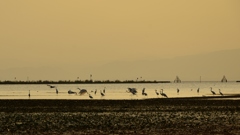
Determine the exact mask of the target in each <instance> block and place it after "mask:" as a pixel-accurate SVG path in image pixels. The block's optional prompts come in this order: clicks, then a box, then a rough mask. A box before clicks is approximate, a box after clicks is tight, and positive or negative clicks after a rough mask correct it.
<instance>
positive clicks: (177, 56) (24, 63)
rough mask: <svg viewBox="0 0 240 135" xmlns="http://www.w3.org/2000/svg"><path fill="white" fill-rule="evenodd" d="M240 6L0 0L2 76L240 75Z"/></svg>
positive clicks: (188, 1) (157, 0) (230, 1)
mask: <svg viewBox="0 0 240 135" xmlns="http://www.w3.org/2000/svg"><path fill="white" fill-rule="evenodd" d="M239 6H240V1H239V0H210V1H209V0H201V1H195V0H181V1H180V0H168V1H166V0H150V1H144V0H131V1H112V0H101V1H99V0H87V1H79V0H71V1H65V0H57V1H53V0H48V1H31V0H22V1H0V17H1V21H0V61H1V64H0V80H1V81H4V80H14V79H15V78H16V80H27V79H30V80H75V79H77V78H78V77H79V79H81V80H86V79H89V76H90V75H92V78H93V80H108V79H109V80H116V79H119V80H135V79H136V78H140V77H142V79H145V80H170V81H172V80H174V79H175V77H176V75H178V76H179V77H180V79H182V81H198V80H199V77H200V76H201V77H202V80H203V81H204V80H205V81H220V80H221V79H222V77H223V75H225V76H226V77H227V79H228V80H229V81H235V80H240V72H239V69H240V62H239V58H240V38H239V37H240V8H239Z"/></svg>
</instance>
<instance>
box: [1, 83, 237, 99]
mask: <svg viewBox="0 0 240 135" xmlns="http://www.w3.org/2000/svg"><path fill="white" fill-rule="evenodd" d="M54 86H57V89H58V94H56V90H55V88H49V87H48V86H47V85H45V84H44V85H0V99H28V98H29V97H28V91H29V90H31V97H30V99H89V96H88V94H84V95H81V96H80V95H79V94H78V95H75V94H68V90H72V91H75V92H79V90H78V89H77V88H81V89H87V91H88V93H90V94H91V96H92V97H93V99H145V98H162V97H161V96H160V95H159V96H157V95H156V93H155V90H157V91H158V92H159V91H160V90H161V89H164V93H166V94H167V95H168V97H169V98H171V97H201V96H203V95H204V96H212V94H211V91H210V87H212V88H213V91H215V92H216V93H217V95H219V92H218V89H221V92H222V93H223V94H225V95H227V94H238V93H240V91H239V88H240V83H236V82H228V83H221V82H202V83H200V82H182V83H153V84H146V83H140V84H56V85H54ZM104 87H106V93H105V96H101V94H100V90H103V89H104ZM128 87H134V88H137V91H138V93H137V95H132V94H131V93H127V92H126V91H127V88H128ZM143 88H145V92H146V93H147V94H148V95H147V96H143V95H142V89H143ZM177 88H179V89H180V92H179V94H178V93H177ZM198 88H200V92H199V93H197V89H198ZM96 89H97V93H96V94H95V93H94V92H95V90H96Z"/></svg>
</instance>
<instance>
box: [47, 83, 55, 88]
mask: <svg viewBox="0 0 240 135" xmlns="http://www.w3.org/2000/svg"><path fill="white" fill-rule="evenodd" d="M47 86H49V87H50V88H56V86H53V85H49V84H48V85H47Z"/></svg>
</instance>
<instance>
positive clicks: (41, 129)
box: [0, 98, 240, 135]
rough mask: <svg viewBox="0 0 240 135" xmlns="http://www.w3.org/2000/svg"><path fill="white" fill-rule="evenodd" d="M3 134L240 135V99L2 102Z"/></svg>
mask: <svg viewBox="0 0 240 135" xmlns="http://www.w3.org/2000/svg"><path fill="white" fill-rule="evenodd" d="M0 134H184V135H186V134H240V100H239V99H235V100H232V99H231V100H229V99H226V98H222V99H221V98H220V99H215V98H175V99H170V98H169V99H164V98H158V99H146V100H34V99H26V100H0Z"/></svg>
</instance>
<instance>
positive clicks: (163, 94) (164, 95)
mask: <svg viewBox="0 0 240 135" xmlns="http://www.w3.org/2000/svg"><path fill="white" fill-rule="evenodd" d="M161 90H162V92H161V93H160V94H161V95H162V96H163V97H166V98H168V96H167V95H166V94H165V93H163V89H161Z"/></svg>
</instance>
